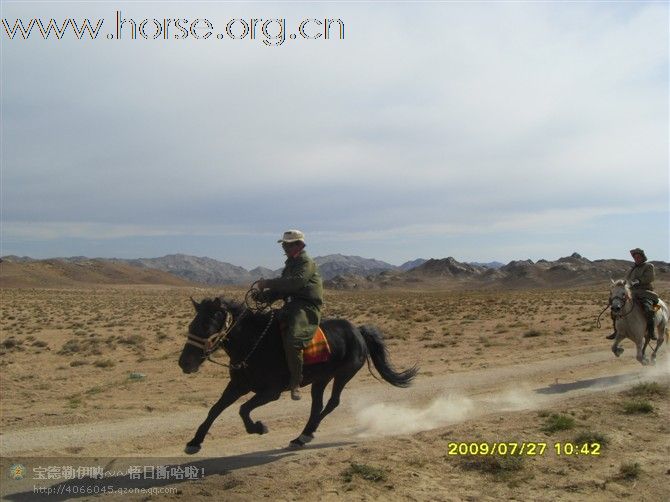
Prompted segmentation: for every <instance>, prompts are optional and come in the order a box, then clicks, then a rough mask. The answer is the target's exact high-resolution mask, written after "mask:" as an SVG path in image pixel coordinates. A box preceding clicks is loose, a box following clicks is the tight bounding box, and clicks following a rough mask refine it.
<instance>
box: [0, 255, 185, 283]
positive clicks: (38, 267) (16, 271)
mask: <svg viewBox="0 0 670 502" xmlns="http://www.w3.org/2000/svg"><path fill="white" fill-rule="evenodd" d="M12 258H13V257H4V258H3V259H2V263H0V287H3V288H14V287H37V288H48V287H72V286H81V285H91V284H163V285H170V286H187V285H192V283H189V282H188V281H185V280H183V279H180V278H179V277H175V276H174V275H172V274H169V273H166V272H162V271H160V270H150V269H142V268H138V267H133V266H131V265H128V264H125V263H114V262H111V261H109V260H100V259H89V258H83V259H78V260H76V261H68V260H63V259H48V260H33V259H28V260H26V259H20V260H13V259H12Z"/></svg>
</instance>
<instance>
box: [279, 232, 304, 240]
mask: <svg viewBox="0 0 670 502" xmlns="http://www.w3.org/2000/svg"><path fill="white" fill-rule="evenodd" d="M277 242H282V243H284V242H286V243H289V242H305V234H303V233H302V232H301V231H300V230H287V231H286V232H284V235H282V238H281V239H279V240H278V241H277Z"/></svg>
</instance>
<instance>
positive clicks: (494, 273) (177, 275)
mask: <svg viewBox="0 0 670 502" xmlns="http://www.w3.org/2000/svg"><path fill="white" fill-rule="evenodd" d="M315 261H316V262H317V263H318V264H319V268H320V270H321V275H322V277H323V278H324V284H325V286H326V287H327V288H331V289H378V288H392V287H399V288H407V287H409V288H411V287H429V288H449V289H457V288H538V287H539V288H543V287H572V286H581V285H589V284H598V283H603V282H606V281H608V280H609V279H610V278H614V279H617V278H622V277H624V276H625V275H626V273H627V272H628V270H629V268H630V266H631V262H630V261H626V260H593V261H592V260H589V259H587V258H584V257H583V256H581V255H579V254H578V253H573V254H572V255H570V256H566V257H563V258H559V259H558V260H555V261H548V260H538V261H537V262H533V261H532V260H515V261H511V262H509V263H508V264H506V265H503V266H500V267H498V266H497V265H495V264H496V262H492V263H486V264H475V263H465V262H459V261H457V260H456V259H455V258H453V257H451V256H450V257H448V258H440V259H429V260H423V259H418V260H414V262H408V263H406V264H403V266H405V265H407V266H408V267H409V268H407V267H406V268H407V270H406V271H405V270H403V267H402V266H401V267H396V266H393V265H390V264H388V263H386V262H383V261H380V260H374V259H368V258H361V257H360V256H345V255H341V254H334V255H327V256H319V257H317V258H315ZM652 263H654V265H655V267H656V275H657V279H658V280H666V281H667V280H670V265H669V264H668V263H665V262H660V261H652ZM408 264H411V266H410V265H408ZM1 265H2V267H1V268H0V279H1V280H2V286H4V287H12V286H16V285H19V286H20V285H24V286H25V285H28V286H30V285H33V286H35V287H39V286H44V287H55V286H59V285H73V284H80V283H88V284H92V283H100V284H172V285H185V284H189V283H190V284H192V283H198V284H208V285H226V284H240V285H249V284H251V283H252V282H254V281H255V280H257V279H259V278H260V277H264V278H266V279H268V278H271V277H276V276H278V275H279V273H280V272H281V269H278V270H271V269H269V268H264V267H256V268H254V269H252V270H250V271H249V270H246V269H245V268H243V267H239V266H236V265H232V264H230V263H226V262H222V261H218V260H214V259H212V258H204V257H203V258H200V257H195V256H189V255H184V254H174V255H167V256H164V257H162V258H141V259H135V260H120V259H99V258H96V259H90V258H86V257H71V258H58V259H55V258H54V259H49V260H33V259H32V258H28V257H18V256H6V257H4V258H3V263H2V264H1Z"/></svg>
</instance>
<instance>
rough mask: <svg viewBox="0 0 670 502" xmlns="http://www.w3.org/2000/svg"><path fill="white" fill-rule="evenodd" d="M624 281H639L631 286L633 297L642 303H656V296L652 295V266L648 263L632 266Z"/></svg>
mask: <svg viewBox="0 0 670 502" xmlns="http://www.w3.org/2000/svg"><path fill="white" fill-rule="evenodd" d="M626 279H627V280H628V281H630V282H632V281H639V283H638V284H636V285H635V286H633V287H632V288H631V289H632V291H631V292H632V293H633V297H635V298H639V299H640V300H641V301H642V302H645V301H647V302H652V303H656V302H658V295H657V294H656V293H654V285H653V284H652V283H653V282H654V265H653V264H652V263H649V262H647V261H646V262H644V263H641V264H639V265H633V268H631V269H630V271H629V272H628V275H627V276H626Z"/></svg>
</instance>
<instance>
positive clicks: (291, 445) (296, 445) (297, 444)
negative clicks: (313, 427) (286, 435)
mask: <svg viewBox="0 0 670 502" xmlns="http://www.w3.org/2000/svg"><path fill="white" fill-rule="evenodd" d="M304 447H305V443H303V442H302V441H300V438H295V439H294V440H293V441H291V442H290V443H289V444H288V449H289V450H299V449H300V448H304Z"/></svg>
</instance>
